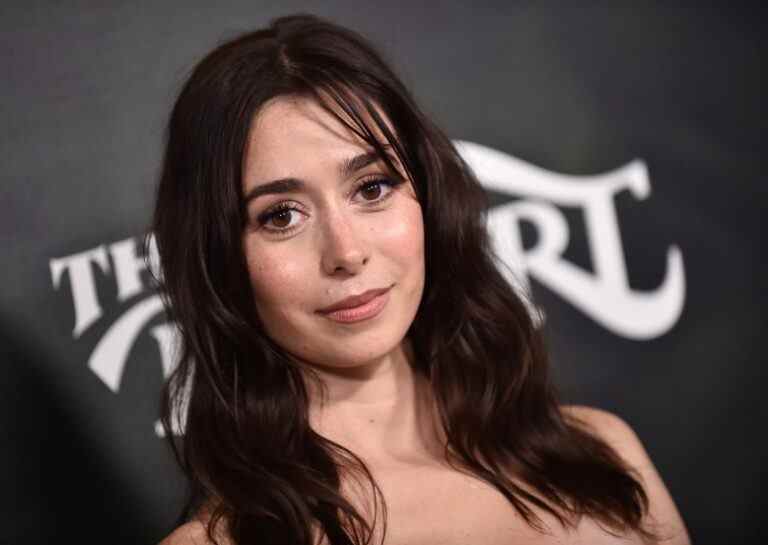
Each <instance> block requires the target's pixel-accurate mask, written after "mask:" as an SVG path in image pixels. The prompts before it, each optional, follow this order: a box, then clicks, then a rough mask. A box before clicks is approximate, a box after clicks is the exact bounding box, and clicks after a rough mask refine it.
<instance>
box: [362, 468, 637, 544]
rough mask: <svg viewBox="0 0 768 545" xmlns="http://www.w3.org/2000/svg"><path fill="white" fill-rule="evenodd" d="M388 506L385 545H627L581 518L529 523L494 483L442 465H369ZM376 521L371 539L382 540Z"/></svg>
mask: <svg viewBox="0 0 768 545" xmlns="http://www.w3.org/2000/svg"><path fill="white" fill-rule="evenodd" d="M369 469H371V471H372V473H373V475H374V478H375V479H376V482H377V484H378V485H379V487H380V488H381V491H382V493H383V495H384V499H385V501H386V506H387V531H386V540H385V541H384V544H385V545H414V544H418V545H469V544H473V545H474V544H487V545H550V544H568V545H618V544H622V545H629V544H632V543H638V541H636V539H637V538H635V537H627V538H617V537H615V536H612V535H610V534H608V533H606V532H604V531H602V530H601V529H600V528H599V527H598V526H597V525H596V524H595V523H594V522H592V521H591V520H589V519H583V520H582V521H581V522H580V523H579V525H578V526H577V528H576V529H575V530H573V529H572V530H566V529H564V528H563V527H562V526H561V525H560V524H559V523H558V522H557V520H556V519H555V518H554V517H552V516H551V515H548V514H547V513H542V512H540V511H537V514H538V515H539V516H540V517H541V519H542V521H543V522H544V524H546V526H547V528H548V532H549V533H548V534H542V533H540V532H538V531H536V530H535V529H533V528H531V527H530V526H529V525H528V524H527V523H526V522H525V520H524V519H523V518H522V516H521V515H520V514H519V513H518V512H517V511H516V510H515V508H514V507H513V506H512V504H510V503H509V501H508V500H507V499H506V498H505V497H504V496H503V495H502V494H501V493H500V492H499V491H498V490H496V489H495V488H493V487H492V486H490V485H488V484H486V483H484V482H482V481H480V480H479V479H477V478H474V477H471V476H468V475H465V474H463V473H460V472H458V471H456V470H454V469H451V468H448V467H445V466H442V465H432V464H424V465H416V466H409V465H404V466H398V465H387V466H386V467H384V466H378V467H377V466H369ZM380 531H381V526H380V525H379V524H377V530H376V536H375V539H374V543H379V542H380V539H381V533H380Z"/></svg>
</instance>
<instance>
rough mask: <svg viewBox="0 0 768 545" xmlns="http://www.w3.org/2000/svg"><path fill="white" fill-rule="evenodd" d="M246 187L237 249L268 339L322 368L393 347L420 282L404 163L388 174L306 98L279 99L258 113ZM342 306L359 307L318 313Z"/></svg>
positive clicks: (414, 204) (414, 203)
mask: <svg viewBox="0 0 768 545" xmlns="http://www.w3.org/2000/svg"><path fill="white" fill-rule="evenodd" d="M370 126H372V127H375V125H373V124H371V125H370ZM374 134H376V132H375V131H374ZM378 136H380V135H378ZM380 141H384V140H383V139H382V138H380ZM392 158H393V163H394V164H395V165H397V166H398V167H399V163H398V162H397V160H396V159H395V158H394V155H392ZM399 168H400V167H399ZM242 189H243V194H244V196H245V199H246V203H247V214H248V216H247V217H248V221H247V225H246V228H245V231H244V235H243V250H244V252H245V256H246V261H247V266H248V273H249V276H250V281H251V286H252V290H253V296H254V300H255V305H256V309H257V312H258V315H259V319H260V320H261V322H262V324H263V326H264V328H265V330H266V332H267V334H268V335H269V336H270V337H271V338H272V339H273V340H274V341H275V342H277V343H278V344H279V345H280V346H282V347H283V348H284V349H285V350H287V351H288V352H289V353H291V354H293V355H294V356H296V357H298V358H299V359H300V360H302V361H303V362H306V363H309V364H312V365H316V366H320V367H354V366H358V365H364V364H366V363H369V362H373V361H376V360H381V359H382V358H385V357H387V356H388V355H389V354H391V353H392V352H393V351H394V350H400V349H401V343H402V341H403V338H404V337H405V335H406V333H407V331H408V328H409V327H410V325H411V323H412V322H413V319H414V317H415V316H416V312H417V310H418V306H419V302H420V301H421V295H422V292H423V289H424V226H423V220H422V211H421V206H420V205H419V202H418V200H417V199H416V195H415V192H414V188H413V184H412V182H411V181H410V180H408V179H407V176H405V174H404V173H403V172H402V168H400V172H391V171H390V170H389V169H388V168H387V166H386V163H384V162H383V161H382V160H381V159H380V158H379V157H378V156H377V155H376V153H375V152H374V151H373V148H372V147H371V146H370V145H368V144H367V143H366V142H364V141H363V140H361V139H360V138H359V137H358V136H357V135H355V134H354V133H353V132H352V131H350V130H349V129H348V128H347V127H346V126H345V125H344V124H342V123H341V122H340V121H339V120H338V119H336V118H335V117H334V116H333V115H332V114H330V113H329V112H327V111H326V110H324V109H323V108H322V107H321V106H320V105H319V104H318V103H317V102H315V101H314V100H312V99H308V98H301V97H292V96H282V97H277V98H274V99H272V100H270V101H269V102H267V103H266V104H265V105H264V106H263V107H262V108H261V109H260V111H259V112H258V114H257V115H256V117H255V118H254V121H253V123H252V126H251V132H250V135H249V138H248V142H247V147H246V152H245V156H244V165H243V188H242ZM371 290H377V291H371ZM354 296H362V297H361V298H357V299H355V300H352V301H348V302H346V303H344V300H345V299H347V298H349V297H354ZM372 297H373V299H371V298H372ZM339 302H341V306H343V307H349V306H350V305H353V306H355V305H356V306H357V307H356V308H353V309H337V310H335V311H334V312H322V311H321V310H322V309H325V310H328V307H334V306H339V305H338V304H339Z"/></svg>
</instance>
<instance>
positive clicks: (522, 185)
mask: <svg viewBox="0 0 768 545" xmlns="http://www.w3.org/2000/svg"><path fill="white" fill-rule="evenodd" d="M455 143H456V146H457V149H458V150H459V152H460V153H461V155H462V157H463V158H464V160H465V161H467V163H468V164H469V165H470V167H471V168H472V170H473V171H474V172H475V174H476V175H477V177H478V179H479V180H480V182H481V183H482V184H483V186H484V187H486V188H487V189H491V190H493V191H497V192H502V193H506V194H511V195H515V196H520V197H527V198H529V200H527V201H525V202H513V203H510V204H507V205H502V206H499V207H496V208H493V209H492V210H491V211H490V212H489V216H488V227H489V230H490V231H491V237H492V239H493V244H494V248H495V250H496V252H497V254H498V255H499V257H500V258H501V259H502V260H503V261H504V262H505V264H506V265H507V266H508V267H509V268H510V269H511V271H513V272H514V274H512V273H507V272H505V274H506V275H507V278H508V279H509V280H510V281H511V282H512V283H513V285H515V286H517V287H522V288H523V289H524V290H525V291H527V289H528V285H527V280H526V278H527V277H528V275H530V276H531V277H534V278H536V280H537V281H539V282H541V283H542V284H544V285H546V286H547V287H548V288H549V289H551V290H553V291H555V292H556V293H558V294H560V295H561V296H562V297H564V298H565V299H567V300H568V301H570V302H571V303H572V304H573V305H575V306H576V307H577V308H579V309H581V310H582V311H583V312H584V313H585V314H587V315H588V316H590V317H591V318H592V319H594V320H595V321H597V322H598V323H600V324H601V325H603V326H604V327H605V328H607V329H609V330H610V331H613V332H614V333H616V334H618V335H622V336H624V337H627V338H631V339H650V338H654V337H658V336H659V335H662V334H664V333H665V332H666V331H668V330H669V329H670V328H671V327H672V326H673V325H674V324H675V323H676V322H677V320H678V318H679V317H680V314H681V312H682V308H683V302H684V300H685V276H684V271H683V258H682V253H681V252H680V249H679V248H678V247H677V246H671V247H670V248H668V250H667V263H666V273H665V276H664V280H663V281H662V283H661V285H660V286H659V287H658V288H656V289H655V290H651V291H645V292H640V291H637V290H633V289H632V288H630V286H629V283H628V280H627V269H626V262H625V261H624V251H623V248H622V245H621V237H620V233H619V224H618V219H617V217H616V210H615V206H614V202H613V199H614V196H615V195H616V193H618V192H620V191H623V190H629V191H630V192H631V193H632V194H633V195H634V196H635V197H636V198H638V199H645V198H647V197H648V195H649V194H650V191H651V187H650V182H649V180H648V171H647V168H646V166H645V164H644V163H643V162H642V161H639V160H635V161H632V162H631V163H629V164H627V165H625V166H624V167H621V168H619V169H616V170H614V171H611V172H608V173H604V174H600V175H596V176H568V175H563V174H557V173H553V172H549V171H546V170H544V169H541V168H538V167H536V166H533V165H530V164H528V163H525V162H524V161H521V160H520V159H516V158H515V157H512V156H510V155H507V154H505V153H502V152H499V151H497V150H494V149H491V148H487V147H485V146H481V145H479V144H474V143H471V142H460V141H459V142H455ZM546 201H549V203H548V202H546ZM550 203H554V204H557V205H560V206H570V207H579V208H581V209H582V210H583V212H584V218H585V224H586V230H587V235H588V237H587V238H588V241H589V249H590V253H591V256H592V261H593V263H594V269H595V270H594V273H590V272H588V271H585V270H583V269H581V268H579V267H577V266H576V265H574V264H572V263H570V262H568V261H566V260H565V259H563V257H562V254H563V252H564V251H565V248H566V246H567V245H568V240H569V233H568V224H567V222H566V220H565V218H564V216H563V214H562V212H560V211H559V210H558V209H557V208H556V207H555V206H553V205H552V204H550ZM522 219H525V220H527V221H530V222H531V223H533V224H534V226H535V227H536V229H537V234H538V235H539V240H538V243H537V244H536V246H535V247H533V248H531V249H529V250H527V251H526V250H523V246H522V241H521V238H520V233H519V229H520V226H519V222H520V220H522ZM518 277H519V278H518Z"/></svg>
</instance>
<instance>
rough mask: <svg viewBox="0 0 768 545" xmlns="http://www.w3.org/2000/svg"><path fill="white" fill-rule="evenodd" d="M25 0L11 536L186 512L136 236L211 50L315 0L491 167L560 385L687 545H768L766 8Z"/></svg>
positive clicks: (88, 529) (56, 535)
mask: <svg viewBox="0 0 768 545" xmlns="http://www.w3.org/2000/svg"><path fill="white" fill-rule="evenodd" d="M11 4H12V3H11ZM16 4H17V5H16V6H13V5H4V6H3V7H2V8H0V28H2V32H0V42H1V43H2V47H0V67H1V68H2V75H3V77H2V83H0V93H2V96H1V100H0V112H2V115H0V119H2V122H3V130H2V133H0V158H1V160H0V176H2V185H0V195H1V196H2V206H1V208H0V237H1V240H2V255H3V258H2V259H3V261H2V267H0V355H1V356H2V360H1V361H2V366H3V367H2V379H0V438H2V439H1V441H0V508H1V510H0V543H2V544H5V543H8V544H25V545H26V544H37V543H40V544H44V543H126V544H128V543H130V544H137V543H155V542H157V541H158V540H159V539H160V538H161V537H163V536H164V535H165V534H167V533H168V532H169V531H170V530H171V529H172V527H173V526H174V525H175V524H176V522H177V517H178V514H179V509H180V507H181V505H182V501H183V498H184V494H185V485H184V482H183V479H182V477H181V475H180V473H179V471H178V470H177V468H176V466H175V464H174V462H173V460H172V457H171V455H170V452H169V450H168V448H167V446H166V444H165V442H164V440H163V439H162V438H161V437H160V436H159V433H158V428H157V418H158V406H159V398H158V395H159V391H160V387H161V384H162V381H163V379H164V377H165V376H167V375H168V373H169V372H170V371H171V369H172V368H173V365H174V361H173V356H172V354H173V350H172V348H173V328H172V324H169V323H168V322H167V320H166V319H165V318H164V316H163V311H162V305H161V303H160V301H159V298H158V296H157V294H156V293H155V291H154V288H153V286H152V283H151V281H150V275H149V273H148V271H147V270H146V267H145V261H144V256H143V254H142V246H141V241H142V237H143V236H144V234H145V233H146V231H147V226H148V222H149V216H150V211H151V209H152V199H153V189H154V186H155V183H156V180H157V174H158V170H159V164H160V156H161V149H162V141H163V129H164V123H165V121H166V119H167V115H168V112H169V109H170V106H171V104H172V102H173V100H174V97H175V95H176V93H177V92H178V90H179V87H180V85H181V83H182V82H183V81H184V78H185V76H186V75H187V74H188V73H189V70H190V69H191V68H192V66H193V65H194V64H195V62H196V61H197V60H199V59H200V58H201V56H202V55H204V54H205V53H206V52H207V51H209V50H210V49H211V48H213V47H214V46H215V45H216V44H218V43H220V42H221V41H223V40H225V39H228V38H231V37H233V36H235V35H236V34H238V33H240V32H243V31H246V30H251V29H254V28H257V27H260V26H264V25H265V24H266V23H268V22H269V20H271V19H272V18H274V17H276V16H280V15H285V14H288V13H292V12H297V11H308V12H312V13H316V14H318V15H321V16H326V17H329V18H331V19H333V20H335V21H337V22H339V23H342V24H345V25H348V26H350V27H352V28H354V29H356V30H359V31H360V32H361V33H363V34H364V35H366V36H368V37H370V38H371V39H372V40H373V41H374V42H375V43H376V44H378V46H379V47H380V48H381V49H382V50H383V52H384V53H385V56H386V57H387V58H388V59H389V60H390V61H391V62H392V63H393V64H394V66H395V67H396V69H397V70H398V71H399V73H400V74H401V75H402V77H403V79H404V81H405V82H406V84H407V85H408V86H409V87H410V88H411V89H412V90H413V91H414V93H415V95H416V96H417V98H418V99H419V101H420V103H421V104H422V105H423V107H424V109H425V110H426V111H427V112H428V113H429V115H431V116H432V117H434V118H435V119H436V120H437V122H438V123H439V124H440V125H441V126H442V127H444V129H445V130H446V132H447V133H448V135H449V136H450V137H451V138H452V139H453V140H454V142H455V143H456V145H457V147H458V149H459V150H460V152H461V154H462V155H463V156H464V157H465V159H466V160H467V161H468V162H469V164H470V165H471V166H472V167H473V169H474V170H475V172H476V174H477V176H478V178H479V179H480V181H481V182H482V184H483V185H484V186H485V187H486V189H487V191H488V193H489V196H490V202H491V204H492V207H491V209H490V212H489V215H488V219H489V228H490V229H491V232H492V235H493V241H494V244H495V247H496V250H497V252H498V253H499V255H500V256H502V258H503V260H504V261H505V262H506V264H507V265H509V267H510V269H511V270H513V271H515V272H516V273H517V277H518V278H519V279H520V281H521V282H522V283H523V284H524V285H525V286H524V287H525V288H527V289H530V290H531V292H532V293H533V295H534V297H535V299H536V302H537V304H538V305H539V306H540V307H541V308H542V309H543V311H544V314H545V316H546V327H547V331H548V336H549V340H550V346H551V351H552V362H553V366H554V372H555V375H556V377H557V381H558V385H559V387H560V389H561V391H562V393H563V397H564V399H565V400H567V401H569V402H572V403H580V404H587V405H592V406H596V407H601V408H604V409H607V410H610V411H612V412H614V413H616V414H618V415H620V416H621V417H622V418H624V419H625V420H626V421H627V422H629V423H630V424H631V425H632V427H633V428H634V429H635V431H636V432H637V434H638V435H639V436H640V438H641V440H642V441H643V443H644V445H645V447H646V449H647V450H648V452H649V454H650V456H651V458H652V459H653V460H654V462H655V464H656V466H657V468H658V469H659V471H660V473H661V474H662V476H663V478H664V480H665V482H666V484H667V486H668V488H669V489H670V491H671V493H672V495H673V497H674V498H675V500H676V502H677V504H678V507H679V508H680V510H681V512H682V515H683V517H684V519H685V521H686V523H687V525H688V527H689V529H690V532H691V535H692V538H693V541H694V542H695V543H698V544H721V543H722V544H725V543H728V544H740V543H745V544H747V543H761V542H762V543H764V542H768V541H766V539H768V533H766V529H765V516H764V515H763V513H762V504H763V502H762V491H763V486H764V484H765V476H766V470H765V467H766V466H765V463H764V459H765V457H766V454H768V449H766V441H765V439H764V437H763V435H764V430H765V422H766V419H768V410H767V408H768V403H767V402H766V400H765V395H764V388H765V383H764V377H765V372H764V366H765V363H766V358H765V349H764V348H762V345H761V344H760V343H761V342H762V341H763V340H764V336H765V333H766V327H765V326H766V311H765V307H766V303H768V297H766V289H765V288H766V283H765V277H766V272H767V271H768V266H767V263H766V258H765V253H764V252H763V241H762V239H763V229H764V228H765V226H766V225H765V221H764V216H763V213H764V212H766V211H768V210H766V203H767V202H768V201H767V199H766V197H767V196H768V190H767V189H766V187H767V184H766V182H765V174H764V173H765V169H764V167H765V160H764V158H765V144H764V142H765V139H764V137H765V127H766V125H765V121H764V118H763V117H762V114H763V113H764V110H765V99H764V97H763V94H764V93H763V91H764V86H763V84H762V78H761V76H762V74H761V71H762V69H763V66H762V64H763V63H764V60H765V58H766V55H765V54H766V52H767V48H766V38H765V33H764V32H763V27H764V22H765V21H764V20H763V17H762V16H761V9H760V6H759V5H757V4H756V5H755V8H754V9H752V8H749V5H748V4H742V5H740V6H739V7H730V8H726V6H725V4H724V3H723V4H722V5H721V6H719V7H713V6H703V5H700V6H697V7H695V9H694V8H693V7H687V8H683V7H669V6H665V5H663V4H658V5H656V6H650V5H648V4H646V3H599V4H598V3H594V4H592V3H582V2H565V1H563V2H546V3H537V2H519V3H512V2H490V3H484V4H483V5H471V4H470V3H469V2H451V3H443V2H435V3H425V4H419V3H414V2H409V3H401V2H384V3H376V4H374V3H371V4H365V5H363V4H360V3H359V2H348V1H342V0H338V1H334V2H327V3H322V4H317V5H316V4H315V3H301V2H291V1H283V2H246V1H237V2H235V1H233V2H220V3H209V2H180V1H175V2H163V3H157V4H155V3H140V2H106V3H93V2H67V3H54V2H50V3H37V2H31V3H21V2H17V3H16ZM692 5H696V4H692ZM180 236H183V233H180Z"/></svg>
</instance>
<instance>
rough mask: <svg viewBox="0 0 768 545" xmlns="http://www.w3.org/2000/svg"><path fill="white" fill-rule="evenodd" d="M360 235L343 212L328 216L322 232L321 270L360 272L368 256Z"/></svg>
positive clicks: (339, 272) (365, 245)
mask: <svg viewBox="0 0 768 545" xmlns="http://www.w3.org/2000/svg"><path fill="white" fill-rule="evenodd" d="M362 235H363V233H361V232H360V229H359V228H356V227H355V225H354V224H353V223H352V222H351V221H350V218H347V217H346V216H344V214H343V213H340V212H337V213H335V214H333V215H331V216H328V217H327V221H326V222H325V227H324V229H323V234H322V237H323V244H322V257H321V261H322V263H321V265H322V268H323V271H324V272H325V273H326V274H328V275H338V274H343V273H346V274H349V275H355V274H358V273H360V272H361V271H362V269H363V267H364V266H365V264H366V263H368V259H369V257H370V256H369V251H370V249H369V245H368V244H366V243H365V240H364V237H363V236H362Z"/></svg>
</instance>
